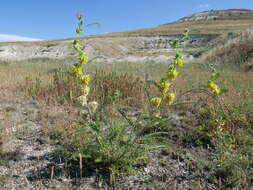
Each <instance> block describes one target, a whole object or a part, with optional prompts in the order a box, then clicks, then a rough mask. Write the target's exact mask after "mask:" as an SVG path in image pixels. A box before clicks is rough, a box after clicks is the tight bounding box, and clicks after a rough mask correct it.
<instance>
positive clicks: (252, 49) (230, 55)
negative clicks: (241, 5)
mask: <svg viewBox="0 0 253 190" xmlns="http://www.w3.org/2000/svg"><path fill="white" fill-rule="evenodd" d="M252 43H253V28H249V29H247V30H246V31H244V32H242V33H240V34H238V35H237V36H236V37H235V38H232V39H228V37H227V41H226V42H225V44H219V45H218V46H217V44H216V45H215V47H214V48H213V49H211V50H210V51H209V52H207V54H205V55H203V56H202V58H201V61H202V62H212V63H217V64H223V65H225V64H229V65H230V66H233V65H235V66H237V67H238V66H239V65H241V64H244V63H247V62H249V61H252V57H253V46H252Z"/></svg>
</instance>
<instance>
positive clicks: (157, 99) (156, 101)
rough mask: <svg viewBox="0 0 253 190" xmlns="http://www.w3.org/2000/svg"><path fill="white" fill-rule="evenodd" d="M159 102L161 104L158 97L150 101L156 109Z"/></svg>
mask: <svg viewBox="0 0 253 190" xmlns="http://www.w3.org/2000/svg"><path fill="white" fill-rule="evenodd" d="M161 102H162V98H158V97H155V98H152V99H151V100H150V103H151V105H152V106H153V107H156V108H158V107H159V106H160V104H161Z"/></svg>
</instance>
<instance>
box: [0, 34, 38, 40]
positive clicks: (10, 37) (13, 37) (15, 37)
mask: <svg viewBox="0 0 253 190" xmlns="http://www.w3.org/2000/svg"><path fill="white" fill-rule="evenodd" d="M39 40H41V39H36V38H29V37H24V36H18V35H12V34H0V42H11V41H39Z"/></svg>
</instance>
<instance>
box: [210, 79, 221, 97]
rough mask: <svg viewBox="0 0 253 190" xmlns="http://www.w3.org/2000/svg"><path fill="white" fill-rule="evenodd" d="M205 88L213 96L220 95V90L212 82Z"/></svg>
mask: <svg viewBox="0 0 253 190" xmlns="http://www.w3.org/2000/svg"><path fill="white" fill-rule="evenodd" d="M207 86H208V88H209V89H210V90H211V92H212V93H213V94H216V95H218V94H220V88H219V87H218V86H217V84H215V83H214V82H213V81H208V82H207Z"/></svg>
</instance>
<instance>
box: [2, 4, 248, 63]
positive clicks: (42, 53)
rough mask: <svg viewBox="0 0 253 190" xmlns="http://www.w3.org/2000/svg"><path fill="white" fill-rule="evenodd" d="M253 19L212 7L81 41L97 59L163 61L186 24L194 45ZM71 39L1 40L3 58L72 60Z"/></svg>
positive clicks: (241, 27)
mask: <svg viewBox="0 0 253 190" xmlns="http://www.w3.org/2000/svg"><path fill="white" fill-rule="evenodd" d="M252 23H253V11H252V10H244V9H243V10H241V9H232V10H217V11H213V10H211V11H205V12H202V13H197V14H193V15H190V16H188V17H184V18H182V19H179V20H178V21H176V22H173V23H168V24H163V25H159V26H156V27H152V28H143V29H138V30H132V31H124V32H114V33H109V34H103V35H95V36H87V37H83V38H82V43H83V44H86V51H87V53H88V55H89V57H90V58H94V57H97V56H99V57H103V58H100V59H97V61H100V62H101V61H102V62H114V61H123V62H124V61H127V62H140V61H141V62H145V61H155V62H164V61H167V60H168V55H173V52H172V50H171V48H170V44H169V42H170V40H171V39H174V38H177V37H178V34H181V33H182V32H183V31H184V29H185V28H189V29H190V34H191V38H192V39H193V41H192V42H194V46H196V44H198V46H199V47H200V46H202V45H203V44H206V42H208V41H210V40H211V39H213V38H216V37H217V36H218V35H220V34H223V33H227V32H231V33H236V32H238V31H243V30H245V29H246V28H248V27H249V26H250V25H252ZM72 41H73V38H69V39H57V40H48V41H40V42H2V43H0V59H5V60H6V59H7V60H26V59H41V58H43V59H44V58H49V59H57V60H59V59H70V60H71V59H72V58H73V56H74V52H73V48H72ZM188 45H191V44H188ZM191 51H192V50H191ZM197 51H198V49H197Z"/></svg>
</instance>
